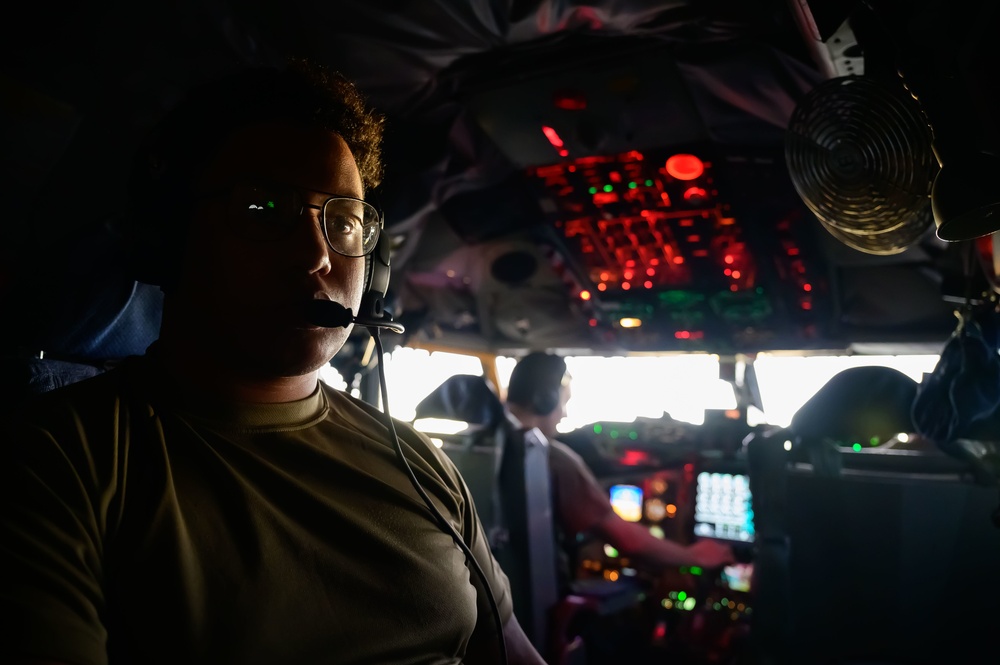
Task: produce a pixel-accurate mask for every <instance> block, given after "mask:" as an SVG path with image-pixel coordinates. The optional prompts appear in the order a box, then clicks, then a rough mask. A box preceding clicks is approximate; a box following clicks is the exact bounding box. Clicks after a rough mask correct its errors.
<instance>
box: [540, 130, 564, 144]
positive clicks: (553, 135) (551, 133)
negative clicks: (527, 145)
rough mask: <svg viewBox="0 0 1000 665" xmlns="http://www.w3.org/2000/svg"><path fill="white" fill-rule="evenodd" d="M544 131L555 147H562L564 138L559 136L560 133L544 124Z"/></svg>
mask: <svg viewBox="0 0 1000 665" xmlns="http://www.w3.org/2000/svg"><path fill="white" fill-rule="evenodd" d="M542 133H543V134H545V138H547V139H548V140H549V143H551V144H552V145H553V147H556V148H561V147H563V140H562V139H561V138H559V133H558V132H557V131H556V130H554V129H552V128H551V127H549V126H547V125H543V126H542Z"/></svg>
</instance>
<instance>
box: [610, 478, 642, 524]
mask: <svg viewBox="0 0 1000 665" xmlns="http://www.w3.org/2000/svg"><path fill="white" fill-rule="evenodd" d="M611 507H612V508H613V509H614V511H615V512H616V513H617V514H618V516H619V517H621V518H622V519H623V520H625V521H627V522H638V521H639V520H641V519H642V489H641V488H639V487H636V486H635V485H614V486H613V487H612V488H611Z"/></svg>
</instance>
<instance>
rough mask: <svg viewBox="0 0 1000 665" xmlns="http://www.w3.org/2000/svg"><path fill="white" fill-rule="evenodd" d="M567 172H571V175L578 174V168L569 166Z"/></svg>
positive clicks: (572, 165)
mask: <svg viewBox="0 0 1000 665" xmlns="http://www.w3.org/2000/svg"><path fill="white" fill-rule="evenodd" d="M566 170H567V171H569V172H570V173H576V166H575V165H574V164H570V165H569V166H568V167H567V168H566Z"/></svg>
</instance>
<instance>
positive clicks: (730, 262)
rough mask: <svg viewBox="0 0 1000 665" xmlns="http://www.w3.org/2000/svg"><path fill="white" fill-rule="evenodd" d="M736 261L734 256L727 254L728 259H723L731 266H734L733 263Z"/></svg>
mask: <svg viewBox="0 0 1000 665" xmlns="http://www.w3.org/2000/svg"><path fill="white" fill-rule="evenodd" d="M735 260H736V259H734V258H733V255H732V254H726V258H725V259H723V261H725V262H726V265H729V266H731V265H733V261H735Z"/></svg>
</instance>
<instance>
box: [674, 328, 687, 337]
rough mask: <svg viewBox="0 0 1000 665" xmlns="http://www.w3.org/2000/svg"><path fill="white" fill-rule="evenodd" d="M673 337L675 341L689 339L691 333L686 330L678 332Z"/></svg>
mask: <svg viewBox="0 0 1000 665" xmlns="http://www.w3.org/2000/svg"><path fill="white" fill-rule="evenodd" d="M674 337H676V338H677V339H691V333H690V332H688V331H687V330H678V331H677V332H675V333H674Z"/></svg>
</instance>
